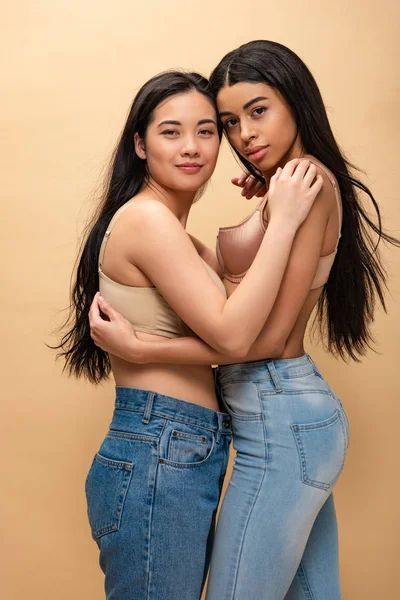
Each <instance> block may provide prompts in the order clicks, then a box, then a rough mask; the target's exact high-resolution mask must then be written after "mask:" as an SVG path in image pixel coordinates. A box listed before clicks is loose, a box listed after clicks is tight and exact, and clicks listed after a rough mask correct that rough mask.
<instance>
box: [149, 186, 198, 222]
mask: <svg viewBox="0 0 400 600" xmlns="http://www.w3.org/2000/svg"><path fill="white" fill-rule="evenodd" d="M140 194H141V195H142V196H143V197H146V198H151V199H153V200H154V197H155V198H156V199H157V200H159V202H162V203H163V204H165V206H167V207H168V208H169V210H170V211H171V212H172V213H174V215H175V216H176V218H177V219H178V220H179V221H180V223H181V224H182V225H183V227H184V228H185V229H186V223H187V220H188V216H189V211H190V209H191V207H192V204H193V200H194V197H195V195H196V192H185V191H179V190H172V189H169V188H167V187H165V186H162V185H160V184H159V183H157V181H155V180H154V179H150V180H149V181H148V182H147V183H146V185H145V186H144V188H143V189H142V191H141V192H140Z"/></svg>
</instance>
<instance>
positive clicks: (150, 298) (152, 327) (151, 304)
mask: <svg viewBox="0 0 400 600" xmlns="http://www.w3.org/2000/svg"><path fill="white" fill-rule="evenodd" d="M133 203H134V201H133V202H128V203H126V204H125V205H124V206H123V207H122V208H121V209H120V210H119V211H118V213H116V214H115V215H114V217H113V218H112V219H111V221H110V224H109V225H108V228H107V231H106V233H105V235H104V238H103V241H102V244H101V247H100V252H99V265H98V268H99V289H100V292H101V294H102V295H103V297H104V298H105V299H106V300H107V302H109V303H110V304H111V305H112V306H113V308H115V310H116V311H118V312H119V313H120V314H121V315H123V316H124V317H125V318H126V319H128V321H129V322H130V323H132V325H133V326H134V328H135V329H136V331H141V332H145V333H152V334H155V335H161V336H164V337H167V338H174V337H184V336H187V335H195V334H194V333H193V332H192V330H191V329H189V327H188V326H187V325H186V324H185V323H184V322H183V321H182V319H181V318H180V317H179V316H178V315H177V314H176V312H175V311H174V310H173V309H172V308H171V307H170V306H169V304H167V302H166V301H165V300H164V298H163V297H162V295H161V294H160V292H159V291H158V290H157V288H155V287H134V286H130V285H123V284H122V283H118V282H117V281H114V280H113V279H110V277H108V276H107V275H106V274H105V273H104V272H103V260H104V252H105V249H106V246H107V242H108V238H109V237H110V234H111V232H112V230H113V228H114V225H115V223H116V222H117V221H118V219H119V217H120V215H121V214H122V213H123V212H124V210H126V209H127V208H128V207H129V206H131V204H133ZM201 260H202V261H203V264H204V266H205V268H206V270H207V272H208V274H209V275H210V277H211V278H212V279H213V281H214V282H215V283H216V285H217V286H218V287H219V289H220V290H221V292H222V293H223V294H224V295H226V292H225V288H224V285H223V283H222V281H221V280H220V278H219V277H218V275H217V274H216V273H215V271H213V270H212V269H211V267H210V266H209V265H208V264H207V263H206V262H205V261H204V260H203V259H201Z"/></svg>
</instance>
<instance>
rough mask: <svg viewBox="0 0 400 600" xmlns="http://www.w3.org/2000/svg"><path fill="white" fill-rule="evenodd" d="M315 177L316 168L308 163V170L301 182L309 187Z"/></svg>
mask: <svg viewBox="0 0 400 600" xmlns="http://www.w3.org/2000/svg"><path fill="white" fill-rule="evenodd" d="M316 176H317V167H316V166H315V165H313V164H312V163H310V166H309V167H308V169H307V171H306V173H305V175H304V177H303V181H304V183H305V184H306V185H308V186H309V187H310V186H311V184H312V183H313V181H314V179H315V177H316Z"/></svg>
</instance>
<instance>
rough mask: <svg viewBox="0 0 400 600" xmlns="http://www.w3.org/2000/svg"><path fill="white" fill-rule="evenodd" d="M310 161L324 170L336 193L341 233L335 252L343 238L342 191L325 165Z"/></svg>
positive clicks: (339, 233)
mask: <svg viewBox="0 0 400 600" xmlns="http://www.w3.org/2000/svg"><path fill="white" fill-rule="evenodd" d="M308 160H309V161H310V162H312V163H313V164H314V165H316V166H317V167H319V168H320V169H322V171H323V172H324V173H325V174H326V176H327V177H328V179H329V181H330V182H331V184H332V187H333V190H334V192H335V198H336V205H337V209H338V215H339V232H338V237H337V242H336V248H335V250H337V247H338V245H339V240H340V238H341V236H342V222H343V207H342V200H341V197H340V191H339V188H338V184H337V183H336V180H335V179H334V178H333V177H332V174H331V173H330V171H328V169H327V168H326V167H325V165H323V164H322V163H320V162H319V161H318V163H316V162H314V161H313V160H312V159H308Z"/></svg>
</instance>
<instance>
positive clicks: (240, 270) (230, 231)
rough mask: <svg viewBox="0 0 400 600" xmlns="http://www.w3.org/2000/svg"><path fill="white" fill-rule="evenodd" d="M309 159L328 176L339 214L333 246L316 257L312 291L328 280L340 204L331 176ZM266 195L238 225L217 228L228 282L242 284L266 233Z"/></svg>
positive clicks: (334, 181) (219, 247)
mask: <svg viewBox="0 0 400 600" xmlns="http://www.w3.org/2000/svg"><path fill="white" fill-rule="evenodd" d="M309 160H310V162H312V163H314V164H315V165H317V166H318V167H319V168H320V169H322V170H323V171H324V173H326V175H327V176H328V179H329V181H330V183H331V184H332V187H333V189H334V191H335V198H336V202H337V208H338V213H339V232H338V238H337V242H336V247H335V249H334V251H333V252H332V253H331V254H328V255H326V256H321V257H320V259H319V262H318V267H317V271H316V273H315V277H314V281H313V282H312V285H311V288H310V289H312V290H314V289H317V288H319V287H322V286H323V285H324V284H325V283H326V282H327V281H328V277H329V273H330V270H331V268H332V265H333V263H334V260H335V257H336V253H337V248H338V245H339V240H340V235H341V234H340V231H341V227H342V202H341V198H340V192H339V186H338V184H337V181H336V179H335V177H334V176H333V175H332V173H331V172H330V171H328V169H327V168H326V167H324V166H323V165H322V164H321V163H320V162H319V161H316V159H309ZM267 196H268V195H267ZM267 196H265V197H264V198H263V200H262V201H261V203H260V204H259V205H258V206H257V208H256V210H255V211H254V212H253V213H252V214H251V215H249V216H248V217H246V218H245V219H244V220H243V221H242V222H241V223H239V225H233V226H232V227H221V228H220V230H219V233H218V237H217V248H216V251H217V258H218V262H219V264H220V266H221V269H222V271H223V277H224V279H227V280H228V281H231V282H232V283H240V281H242V279H243V277H244V276H245V275H246V273H247V271H248V270H249V268H250V266H251V264H252V262H253V260H254V259H255V257H256V254H257V252H258V249H259V248H260V245H261V242H262V239H263V237H264V234H265V231H266V225H265V223H264V209H265V206H266V203H267Z"/></svg>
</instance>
